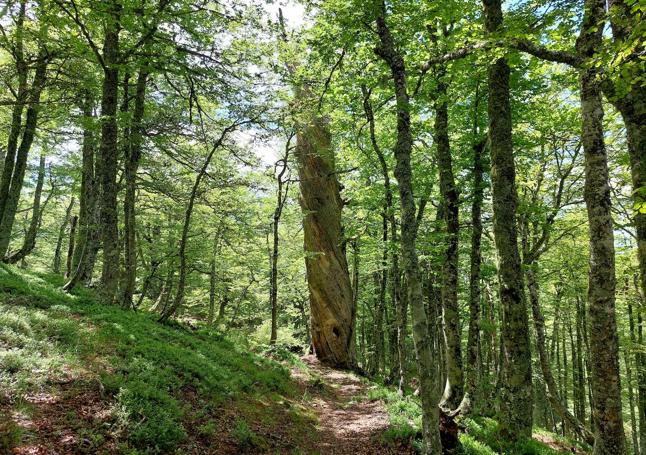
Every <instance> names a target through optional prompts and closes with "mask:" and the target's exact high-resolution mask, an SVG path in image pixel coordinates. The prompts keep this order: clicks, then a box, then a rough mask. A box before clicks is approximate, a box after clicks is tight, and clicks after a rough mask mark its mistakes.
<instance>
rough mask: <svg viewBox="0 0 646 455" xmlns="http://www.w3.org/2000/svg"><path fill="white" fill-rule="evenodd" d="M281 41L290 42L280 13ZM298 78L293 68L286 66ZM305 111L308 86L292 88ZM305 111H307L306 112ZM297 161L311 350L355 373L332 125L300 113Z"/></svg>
mask: <svg viewBox="0 0 646 455" xmlns="http://www.w3.org/2000/svg"><path fill="white" fill-rule="evenodd" d="M279 21H280V25H281V29H282V39H283V41H287V33H286V32H285V24H284V18H283V14H282V10H279ZM287 69H288V71H289V72H290V73H291V74H292V75H294V73H295V69H296V68H295V65H294V64H293V63H288V64H287ZM294 89H295V92H296V98H297V99H299V100H301V102H302V103H303V106H312V105H315V104H316V102H315V100H314V98H313V95H312V93H311V89H310V87H309V86H307V84H303V85H297V86H295V87H294ZM306 110H307V108H306ZM299 117H300V121H299V122H298V123H299V124H298V125H297V130H298V131H297V133H296V161H297V163H298V176H299V183H300V190H301V196H300V200H299V202H300V206H301V210H302V212H303V237H304V249H305V269H306V276H307V284H308V288H309V298H310V318H311V332H312V346H313V347H314V352H315V353H316V356H317V357H318V358H319V360H320V361H321V362H323V363H327V364H330V365H333V366H336V367H354V366H355V363H356V359H355V346H354V340H355V334H354V331H355V320H356V308H355V307H354V305H353V301H352V286H351V284H350V272H349V269H348V262H347V259H346V256H345V250H344V239H343V229H342V227H341V209H342V208H343V201H342V199H341V194H340V185H339V181H338V178H337V174H336V169H335V160H334V150H332V146H331V138H330V130H329V126H328V120H327V119H325V118H323V117H321V116H320V115H319V113H318V112H307V111H305V112H300V113H299Z"/></svg>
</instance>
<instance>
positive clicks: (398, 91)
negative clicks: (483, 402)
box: [374, 0, 442, 454]
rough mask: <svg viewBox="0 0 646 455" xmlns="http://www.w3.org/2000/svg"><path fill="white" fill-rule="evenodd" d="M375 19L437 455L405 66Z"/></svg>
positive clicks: (405, 261)
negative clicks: (393, 106) (387, 80)
mask: <svg viewBox="0 0 646 455" xmlns="http://www.w3.org/2000/svg"><path fill="white" fill-rule="evenodd" d="M374 6H375V12H376V14H377V17H376V22H377V33H378V35H379V45H378V46H377V48H376V49H375V52H376V53H377V55H379V56H380V57H381V58H382V59H383V60H384V62H385V63H386V64H387V65H388V67H389V69H390V72H391V75H392V83H393V88H394V91H395V99H396V102H397V141H396V143H395V147H394V153H395V160H396V163H397V164H396V166H395V177H396V178H397V182H398V184H399V185H398V188H399V201H400V206H401V213H402V228H401V250H402V265H403V267H404V273H405V275H406V287H407V291H408V292H407V295H408V301H409V303H410V306H411V310H412V318H413V341H414V342H415V353H416V360H417V370H418V375H419V379H420V383H419V391H420V398H421V402H422V435H423V439H424V444H423V449H422V452H423V453H424V454H440V453H441V452H442V445H441V442H440V434H439V408H438V402H439V398H440V397H439V384H438V383H437V380H436V375H435V374H434V371H435V368H434V367H433V364H432V361H433V359H432V357H431V356H432V341H431V337H430V335H429V331H428V321H427V315H426V310H425V308H424V297H423V293H422V283H421V276H420V270H419V262H418V257H417V249H416V245H415V244H416V238H417V220H416V207H415V199H414V193H413V182H412V175H411V174H412V170H411V162H410V161H411V151H412V146H413V138H412V134H411V125H410V101H409V97H408V91H407V88H406V66H405V63H404V59H403V57H402V56H401V54H400V53H399V52H398V51H397V49H396V48H395V43H394V39H393V37H392V34H391V32H390V28H389V27H388V24H387V22H386V14H387V13H386V4H385V2H384V1H383V0H378V1H376V2H375V3H374Z"/></svg>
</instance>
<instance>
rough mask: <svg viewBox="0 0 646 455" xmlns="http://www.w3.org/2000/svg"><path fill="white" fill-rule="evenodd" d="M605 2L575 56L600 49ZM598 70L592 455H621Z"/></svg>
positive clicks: (591, 134)
mask: <svg viewBox="0 0 646 455" xmlns="http://www.w3.org/2000/svg"><path fill="white" fill-rule="evenodd" d="M604 14H605V1H604V0H586V1H585V12H584V18H583V24H582V26H581V34H580V35H579V38H578V39H577V51H578V53H579V55H580V56H581V57H582V58H585V59H590V58H592V57H593V56H594V54H595V52H598V51H599V49H600V46H601V41H602V33H603V27H600V26H599V25H598V24H599V22H600V21H601V20H602V19H603V17H604ZM597 71H598V70H597V68H596V67H594V66H590V67H586V68H584V69H582V70H581V71H580V76H579V78H580V91H581V94H580V96H581V117H582V137H581V141H582V143H583V151H584V156H585V186H584V199H585V204H586V209H587V212H588V229H589V237H590V270H589V280H588V308H589V309H588V321H589V324H590V333H591V334H593V336H591V337H590V359H591V372H592V377H591V383H592V394H593V397H594V401H593V408H592V409H593V421H594V429H595V442H594V453H595V454H617V455H618V454H621V453H623V451H624V430H623V417H622V410H621V393H620V392H621V384H620V379H619V340H618V336H617V322H616V318H615V290H616V282H615V248H614V235H613V224H612V216H611V212H610V208H611V202H610V185H609V176H608V157H607V154H606V148H605V144H604V137H603V105H602V99H601V86H600V83H599V78H598V73H597Z"/></svg>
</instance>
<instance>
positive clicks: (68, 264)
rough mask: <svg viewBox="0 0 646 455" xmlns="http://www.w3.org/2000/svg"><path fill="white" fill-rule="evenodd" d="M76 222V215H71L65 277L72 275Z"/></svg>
mask: <svg viewBox="0 0 646 455" xmlns="http://www.w3.org/2000/svg"><path fill="white" fill-rule="evenodd" d="M77 223H78V216H77V215H74V216H73V217H72V224H71V225H70V241H69V243H68V244H67V257H66V260H65V278H69V277H70V276H71V275H72V259H73V257H74V249H75V248H74V247H75V244H74V241H75V239H76V225H77Z"/></svg>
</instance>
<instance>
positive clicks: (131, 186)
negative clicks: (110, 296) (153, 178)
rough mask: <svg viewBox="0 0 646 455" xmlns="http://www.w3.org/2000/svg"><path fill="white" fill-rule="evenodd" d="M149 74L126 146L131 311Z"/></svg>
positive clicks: (140, 86)
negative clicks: (139, 183) (137, 210)
mask: <svg viewBox="0 0 646 455" xmlns="http://www.w3.org/2000/svg"><path fill="white" fill-rule="evenodd" d="M147 79H148V74H147V73H146V72H145V71H144V70H140V71H139V76H138V77H137V88H136V93H135V107H134V112H133V115H132V125H131V128H130V134H129V138H128V143H127V144H126V161H125V165H124V168H125V171H124V175H125V180H126V196H125V198H124V200H123V211H124V217H123V221H124V237H125V242H124V247H125V248H124V266H125V267H124V268H125V270H124V277H123V285H122V287H123V297H122V302H121V304H122V305H123V306H124V307H126V308H132V306H133V305H132V303H133V302H132V296H133V294H134V292H135V282H136V278H137V245H136V229H137V226H136V218H135V196H136V192H137V169H138V168H139V158H140V156H141V146H142V142H143V131H142V129H143V126H142V122H143V117H144V106H145V101H146V82H147Z"/></svg>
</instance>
